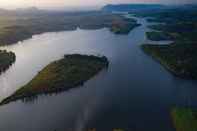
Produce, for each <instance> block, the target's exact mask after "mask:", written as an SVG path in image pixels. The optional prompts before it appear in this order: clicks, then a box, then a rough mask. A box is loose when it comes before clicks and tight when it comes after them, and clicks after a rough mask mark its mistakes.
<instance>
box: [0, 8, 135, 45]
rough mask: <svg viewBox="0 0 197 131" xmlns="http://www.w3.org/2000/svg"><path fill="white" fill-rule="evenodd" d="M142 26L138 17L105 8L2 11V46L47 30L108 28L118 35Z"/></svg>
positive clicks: (0, 43) (0, 28)
mask: <svg viewBox="0 0 197 131" xmlns="http://www.w3.org/2000/svg"><path fill="white" fill-rule="evenodd" d="M137 26H139V24H137V21H135V20H134V19H127V18H125V17H124V16H122V15H120V14H113V13H108V12H102V11H87V12H50V11H42V10H39V11H37V12H33V13H32V12H28V11H25V10H24V11H17V10H13V11H10V10H9V11H7V10H1V13H0V46H3V45H10V44H14V43H17V42H18V41H22V40H25V39H28V38H31V37H32V36H33V35H35V34H41V33H44V32H56V31H70V30H76V29H77V28H80V29H101V28H105V27H106V28H108V29H110V30H111V31H112V32H114V33H115V34H128V33H129V32H130V31H131V30H132V29H133V28H135V27H137Z"/></svg>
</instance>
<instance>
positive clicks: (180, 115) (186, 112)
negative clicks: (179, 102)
mask: <svg viewBox="0 0 197 131" xmlns="http://www.w3.org/2000/svg"><path fill="white" fill-rule="evenodd" d="M171 116H172V119H173V124H174V127H175V129H176V131H196V130H197V110H192V109H190V108H187V109H186V108H174V109H173V110H172V111H171Z"/></svg>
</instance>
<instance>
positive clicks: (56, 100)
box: [0, 18, 197, 131]
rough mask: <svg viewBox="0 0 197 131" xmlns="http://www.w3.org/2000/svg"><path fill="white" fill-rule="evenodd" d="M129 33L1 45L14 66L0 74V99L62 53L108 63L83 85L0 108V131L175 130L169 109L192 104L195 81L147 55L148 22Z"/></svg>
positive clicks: (196, 101) (64, 35) (72, 34)
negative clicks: (12, 56)
mask: <svg viewBox="0 0 197 131" xmlns="http://www.w3.org/2000/svg"><path fill="white" fill-rule="evenodd" d="M137 20H138V21H139V23H141V24H142V26H140V27H137V28H135V29H134V30H133V31H131V32H130V34H129V35H115V34H113V33H111V32H110V31H109V30H108V29H106V28H104V29H99V30H81V29H77V30H76V31H65V32H54V33H44V34H41V35H35V36H33V37H32V38H31V39H28V40H25V41H21V42H19V43H17V44H15V45H11V46H7V47H1V48H0V49H7V50H9V51H13V52H15V53H16V62H15V64H13V66H12V67H11V68H10V69H9V70H7V71H6V72H5V73H3V74H2V75H1V76H0V100H2V99H3V98H5V97H7V96H9V95H11V94H12V93H13V92H14V91H15V90H17V89H19V88H20V87H21V86H23V85H25V84H26V83H28V82H29V81H30V80H31V79H32V78H33V77H34V76H35V75H36V74H37V73H38V72H39V71H40V70H42V68H43V67H45V66H46V65H47V64H49V63H50V62H52V61H54V60H58V59H60V58H62V57H63V55H64V54H73V53H80V54H93V55H105V56H107V57H108V59H109V61H110V65H109V68H108V70H103V71H102V72H101V73H99V75H97V76H95V77H94V78H92V79H91V80H89V81H88V82H86V83H85V84H84V85H83V86H81V87H78V88H74V89H72V90H69V91H66V92H62V93H59V94H53V95H42V96H39V97H37V98H35V99H33V100H31V101H16V102H12V103H10V104H7V105H4V106H1V107H0V130H2V131H27V130H28V131H82V130H85V129H87V128H96V129H97V130H98V131H110V130H112V129H114V128H122V129H125V130H130V131H147V130H150V131H174V129H173V127H172V122H171V118H170V109H171V108H172V107H173V106H191V107H193V106H197V95H196V92H197V82H196V81H192V80H183V79H179V78H176V77H174V76H173V75H172V74H171V73H169V72H168V71H166V69H164V68H163V67H162V66H161V65H160V64H159V63H157V62H155V61H154V60H153V59H152V58H151V57H149V56H147V55H146V54H145V53H144V52H143V51H142V50H141V49H140V45H141V44H142V43H146V42H147V41H148V40H147V39H146V36H145V32H146V31H148V30H149V29H148V28H147V25H148V23H147V22H146V20H145V19H143V18H137Z"/></svg>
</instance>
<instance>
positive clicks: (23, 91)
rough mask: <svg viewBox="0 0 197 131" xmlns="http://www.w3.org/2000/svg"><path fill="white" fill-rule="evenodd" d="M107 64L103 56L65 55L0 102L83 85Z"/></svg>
mask: <svg viewBox="0 0 197 131" xmlns="http://www.w3.org/2000/svg"><path fill="white" fill-rule="evenodd" d="M108 65H109V61H108V60H107V58H106V57H105V56H103V57H97V56H88V55H79V54H73V55H65V56H64V58H63V59H61V60H58V61H55V62H52V63H51V64H49V65H47V66H46V67H45V68H44V69H43V70H42V71H40V72H39V73H38V75H37V76H36V77H35V78H34V79H32V80H31V81H30V82H29V83H28V84H27V85H25V86H23V87H21V88H20V89H18V90H17V91H16V92H15V93H13V95H11V96H9V97H7V98H5V99H4V100H3V101H2V102H1V103H0V104H1V105H3V104H7V103H9V102H12V101H16V100H19V99H25V98H28V97H29V98H30V97H34V96H36V95H39V94H45V93H54V92H60V91H64V90H68V89H71V88H74V87H77V86H80V85H83V83H84V82H86V81H87V80H89V79H90V78H92V77H93V76H95V75H96V74H98V73H99V72H100V71H101V70H102V69H104V68H107V67H108Z"/></svg>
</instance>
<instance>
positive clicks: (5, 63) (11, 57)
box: [0, 50, 16, 74]
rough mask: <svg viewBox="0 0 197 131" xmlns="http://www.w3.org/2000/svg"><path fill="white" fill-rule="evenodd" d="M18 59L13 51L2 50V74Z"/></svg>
mask: <svg viewBox="0 0 197 131" xmlns="http://www.w3.org/2000/svg"><path fill="white" fill-rule="evenodd" d="M15 60H16V56H15V54H14V53H13V52H8V51H6V50H0V74H1V73H2V72H4V71H6V70H7V69H8V68H9V67H10V66H11V65H12V64H13V63H14V62H15Z"/></svg>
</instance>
